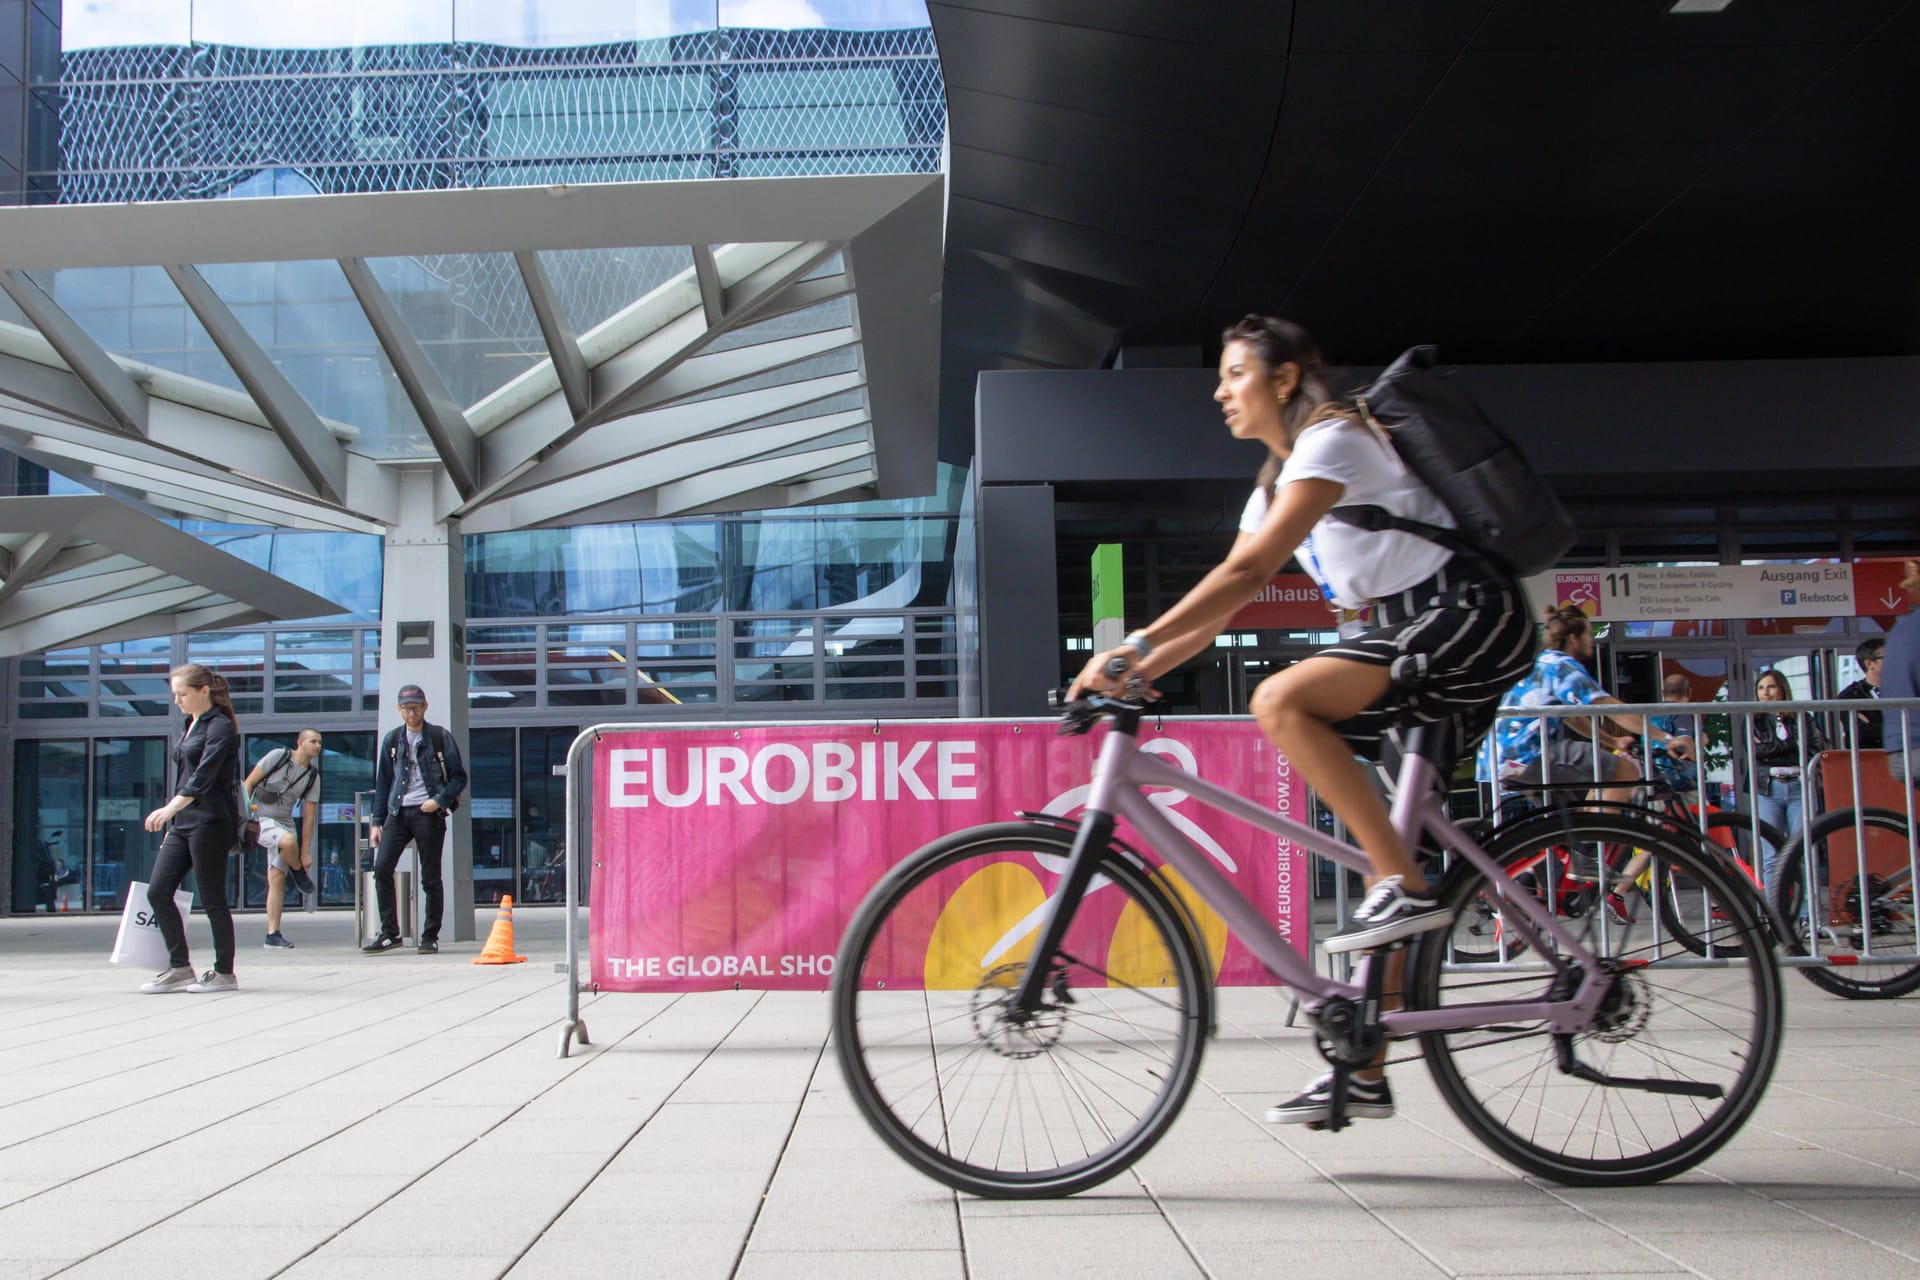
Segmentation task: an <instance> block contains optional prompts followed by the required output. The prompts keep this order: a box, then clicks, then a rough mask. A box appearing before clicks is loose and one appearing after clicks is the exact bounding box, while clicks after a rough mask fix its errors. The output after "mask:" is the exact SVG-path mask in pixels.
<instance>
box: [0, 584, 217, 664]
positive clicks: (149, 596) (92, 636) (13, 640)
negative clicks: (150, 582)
mask: <svg viewBox="0 0 1920 1280" xmlns="http://www.w3.org/2000/svg"><path fill="white" fill-rule="evenodd" d="M174 581H178V579H174ZM209 594H210V593H209V592H208V590H207V588H205V587H201V586H195V585H193V584H192V583H187V584H185V585H182V586H177V587H171V588H162V589H158V590H155V591H151V592H148V593H146V594H144V595H137V596H124V597H116V598H113V599H109V600H98V601H96V602H95V603H92V604H84V605H80V606H78V607H59V608H47V609H37V610H35V611H34V612H32V613H30V614H28V615H27V616H25V617H22V618H19V619H17V620H16V619H13V618H9V617H7V616H6V612H5V611H0V652H9V653H36V652H38V651H39V650H41V649H48V648H53V647H55V646H60V645H74V644H97V643H99V642H100V638H101V637H102V636H103V635H120V636H128V635H168V634H171V633H172V631H173V623H172V621H171V617H170V615H171V614H172V613H173V612H174V611H175V610H178V609H180V608H182V607H184V606H186V605H190V604H193V603H194V602H196V601H199V600H204V599H206V598H207V596H208V595H209ZM34 603H35V604H38V603H39V602H38V601H37V600H36V601H34Z"/></svg>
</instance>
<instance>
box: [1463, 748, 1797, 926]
mask: <svg viewBox="0 0 1920 1280" xmlns="http://www.w3.org/2000/svg"><path fill="white" fill-rule="evenodd" d="M1505 787H1506V790H1507V791H1508V793H1509V794H1510V795H1515V796H1517V797H1521V798H1524V799H1526V800H1527V801H1528V802H1530V803H1531V804H1533V805H1539V804H1542V803H1551V802H1553V801H1555V800H1557V801H1558V802H1560V803H1562V804H1577V805H1580V806H1582V807H1586V808H1596V809H1613V810H1618V811H1621V812H1631V813H1640V814H1645V815H1647V816H1648V817H1650V818H1653V819H1655V820H1657V821H1661V822H1665V823H1668V824H1670V825H1671V826H1672V827H1673V828H1674V829H1675V831H1676V832H1677V833H1681V834H1683V835H1687V836H1692V837H1694V838H1697V839H1699V840H1701V841H1703V842H1704V843H1705V845H1706V846H1707V848H1708V849H1709V850H1710V851H1712V852H1714V853H1716V854H1717V855H1718V856H1719V857H1721V858H1724V859H1725V861H1726V865H1727V866H1728V868H1729V869H1731V870H1732V871H1733V872H1734V873H1735V874H1736V875H1738V876H1739V878H1740V880H1741V881H1742V882H1744V884H1745V885H1746V886H1747V887H1748V888H1749V889H1750V890H1751V892H1752V894H1753V896H1754V899H1755V901H1756V909H1757V910H1761V911H1764V909H1765V908H1764V893H1765V891H1764V890H1763V888H1762V886H1761V881H1760V867H1761V864H1762V860H1763V858H1764V851H1765V849H1767V848H1768V847H1770V846H1777V845H1779V844H1783V843H1784V842H1785V837H1784V836H1782V835H1781V833H1780V832H1779V831H1778V830H1777V829H1776V828H1774V827H1773V826H1771V825H1770V824H1768V823H1766V822H1762V821H1759V820H1758V819H1756V818H1754V817H1752V816H1751V815H1749V814H1744V813H1738V812H1732V811H1729V810H1723V809H1719V808H1716V807H1714V806H1712V805H1709V806H1708V807H1707V811H1706V816H1705V818H1704V819H1703V818H1702V817H1701V815H1700V810H1699V808H1698V802H1697V797H1695V796H1693V795H1691V794H1689V793H1686V792H1683V791H1680V790H1677V789H1676V788H1674V787H1673V786H1672V785H1671V784H1670V783H1668V782H1667V781H1665V780H1664V779H1662V778H1660V777H1658V776H1654V777H1650V778H1648V779H1647V780H1646V781H1645V782H1644V783H1642V784H1641V787H1640V788H1639V790H1640V794H1641V796H1642V798H1643V799H1644V804H1641V805H1631V806H1629V805H1619V804H1614V803H1611V802H1607V801H1601V800H1589V799H1587V798H1586V793H1587V791H1588V789H1589V788H1588V787H1587V784H1585V783H1532V782H1524V781H1523V782H1513V781H1509V782H1508V783H1506V784H1505ZM1468 829H1469V830H1471V829H1472V828H1471V827H1469V828H1468ZM1640 852H1641V851H1640V850H1639V849H1637V848H1634V847H1630V846H1627V845H1614V846H1611V847H1606V848H1600V849H1595V850H1592V851H1588V852H1586V853H1585V854H1584V856H1576V852H1575V851H1574V850H1573V849H1570V848H1567V847H1564V846H1556V847H1553V848H1548V849H1539V850H1535V851H1533V852H1531V853H1529V854H1528V855H1527V856H1526V857H1525V858H1523V859H1522V860H1521V861H1520V862H1518V863H1515V864H1513V865H1510V866H1508V867H1507V868H1506V871H1507V874H1508V875H1510V876H1512V877H1513V878H1514V881H1515V883H1516V884H1518V885H1519V886H1520V887H1521V888H1523V889H1525V890H1526V891H1527V892H1529V893H1531V894H1532V895H1533V897H1534V898H1535V899H1536V900H1537V901H1540V902H1541V903H1543V904H1545V905H1547V906H1548V908H1549V909H1551V910H1554V911H1557V912H1559V913H1560V914H1561V915H1563V916H1568V917H1571V918H1577V917H1579V916H1581V915H1584V914H1585V913H1586V912H1588V911H1589V910H1591V909H1593V907H1594V905H1595V902H1593V901H1589V899H1590V898H1591V899H1594V900H1596V901H1597V903H1598V905H1599V906H1600V907H1601V908H1602V909H1604V910H1605V911H1606V912H1607V913H1608V915H1609V916H1610V917H1611V918H1612V919H1614V920H1616V921H1620V922H1623V923H1624V922H1627V921H1630V920H1631V919H1633V918H1634V917H1635V916H1636V914H1637V913H1638V912H1640V911H1643V910H1646V909H1647V905H1648V903H1649V902H1650V901H1651V900H1653V899H1655V898H1656V897H1657V898H1658V899H1659V902H1660V904H1661V907H1662V910H1663V912H1664V917H1663V920H1662V925H1663V927H1664V928H1665V929H1666V931H1667V932H1668V933H1669V934H1671V935H1672V937H1673V940H1674V941H1675V942H1678V943H1679V944H1680V945H1681V946H1683V947H1685V948H1686V949H1687V950H1688V951H1691V952H1692V953H1693V954H1695V955H1698V956H1705V955H1707V954H1709V951H1711V953H1712V954H1713V955H1714V956H1716V957H1718V958H1721V959H1738V958H1741V957H1743V956H1744V955H1745V952H1743V951H1740V950H1736V949H1733V947H1734V944H1732V943H1730V942H1729V941H1728V940H1726V939H1725V938H1716V937H1715V934H1714V931H1713V928H1712V926H1713V924H1714V921H1715V913H1716V912H1717V911H1718V910H1719V908H1718V907H1717V906H1715V905H1714V904H1713V903H1712V901H1711V900H1710V899H1711V895H1707V894H1703V893H1702V891H1701V888H1700V886H1698V885H1697V884H1695V883H1694V882H1693V881H1692V880H1691V879H1690V878H1689V877H1687V876H1686V875H1685V874H1684V873H1681V872H1680V871H1679V870H1678V869H1676V868H1673V867H1666V868H1664V869H1660V870H1658V873H1657V874H1656V869H1655V868H1653V867H1652V865H1651V864H1650V863H1649V864H1647V865H1644V866H1641V867H1636V866H1635V865H1634V862H1635V858H1636V857H1637V856H1638V855H1639V853H1640ZM1476 910H1477V913H1478V916H1479V918H1478V919H1471V918H1469V919H1468V920H1465V921H1463V923H1462V926H1461V928H1460V929H1459V930H1457V931H1456V933H1455V935H1454V937H1453V939H1452V946H1453V949H1454V958H1455V960H1456V961H1457V962H1458V963H1462V964H1491V963H1497V962H1500V961H1503V960H1508V959H1512V958H1514V957H1515V956H1517V955H1518V954H1520V952H1521V951H1523V950H1524V949H1525V942H1524V940H1515V939H1510V938H1508V937H1507V936H1506V935H1507V930H1506V929H1505V927H1504V923H1503V919H1502V914H1501V912H1500V911H1499V909H1498V903H1497V902H1495V901H1492V900H1487V899H1483V900H1482V901H1480V902H1479V903H1478V904H1477V906H1476ZM1774 923H1775V924H1776V929H1775V932H1776V934H1778V933H1779V932H1780V930H1779V929H1778V928H1777V922H1774Z"/></svg>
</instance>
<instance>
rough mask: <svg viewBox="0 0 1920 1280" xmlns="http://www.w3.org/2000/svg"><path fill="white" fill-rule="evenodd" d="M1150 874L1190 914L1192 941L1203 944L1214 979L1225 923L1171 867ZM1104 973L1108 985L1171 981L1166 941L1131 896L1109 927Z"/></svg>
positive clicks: (1153, 984)
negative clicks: (1195, 931)
mask: <svg viewBox="0 0 1920 1280" xmlns="http://www.w3.org/2000/svg"><path fill="white" fill-rule="evenodd" d="M1153 874H1154V875H1155V877H1157V878H1158V879H1159V880H1160V882H1161V884H1162V886H1163V887H1165V888H1167V889H1169V890H1171V891H1172V892H1173V894H1174V896H1175V897H1177V898H1179V899H1180V901H1181V902H1183V903H1185V904H1186V908H1187V910H1188V911H1189V912H1191V913H1192V915H1193V923H1194V926H1195V928H1197V929H1198V930H1199V931H1200V937H1199V938H1198V939H1196V941H1198V942H1200V943H1202V944H1203V945H1205V947H1206V949H1207V962H1208V963H1209V964H1210V965H1211V966H1212V968H1213V976H1214V977H1215V978H1218V977H1219V976H1220V966H1221V965H1222V964H1223V963H1225V961H1226V958H1227V922H1226V921H1225V920H1222V919H1221V918H1220V916H1219V913H1218V912H1216V911H1214V909H1213V908H1212V907H1209V906H1208V905H1207V904H1206V903H1204V902H1202V901H1201V900H1200V895H1199V894H1197V893H1195V892H1194V891H1193V889H1192V887H1191V886H1189V885H1188V884H1187V881H1186V878H1185V877H1184V876H1182V875H1181V874H1180V873H1179V872H1178V871H1175V870H1174V869H1173V868H1172V867H1161V868H1160V869H1159V870H1157V871H1155V872H1154V873H1153ZM1107 975H1108V976H1107V985H1108V986H1125V987H1165V986H1171V985H1172V984H1173V959H1172V957H1171V956H1169V955H1168V954H1167V946H1166V943H1164V942H1163V941H1161V939H1160V935H1159V933H1158V931H1156V930H1155V929H1154V927H1153V922H1152V921H1151V920H1148V919H1147V913H1146V912H1145V911H1143V910H1142V909H1141V907H1140V904H1139V903H1138V902H1135V901H1133V900H1132V899H1128V901H1127V905H1126V907H1125V908H1124V909H1123V910H1122V911H1121V912H1120V919H1119V920H1117V921H1116V922H1115V923H1114V926H1113V941H1112V942H1111V943H1109V944H1108V946H1107Z"/></svg>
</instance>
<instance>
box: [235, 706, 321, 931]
mask: <svg viewBox="0 0 1920 1280" xmlns="http://www.w3.org/2000/svg"><path fill="white" fill-rule="evenodd" d="M321 745H322V744H321V739H320V731H319V730H318V729H302V730H301V731H300V732H299V734H298V735H297V736H296V737H295V739H294V745H293V747H292V749H291V750H289V749H288V748H286V747H276V748H274V749H273V750H272V751H269V752H267V754H265V755H264V756H261V757H260V763H258V764H256V765H254V766H253V772H251V773H249V774H248V775H247V781H246V787H247V797H248V800H249V801H250V802H251V806H252V809H253V814H254V816H255V817H257V818H258V819H259V820H260V837H259V842H260V847H261V848H263V849H265V850H266V851H267V940H266V943H265V946H266V947H267V948H268V949H269V950H275V949H280V948H285V949H287V950H292V948H293V944H292V943H291V942H288V941H287V939H286V937H285V935H283V934H282V933H281V932H280V912H281V909H282V908H283V907H284V906H285V905H286V901H287V882H288V881H289V880H291V881H292V882H293V886H294V887H295V888H296V889H298V890H300V892H302V893H305V894H312V893H313V891H314V886H313V878H312V877H311V876H309V875H308V874H307V868H308V867H310V866H312V865H313V833H314V829H315V827H316V826H317V825H318V824H319V821H320V747H321ZM296 805H297V806H299V809H300V826H299V834H298V835H295V833H294V820H293V810H294V807H295V806H296ZM242 838H243V839H244V837H242Z"/></svg>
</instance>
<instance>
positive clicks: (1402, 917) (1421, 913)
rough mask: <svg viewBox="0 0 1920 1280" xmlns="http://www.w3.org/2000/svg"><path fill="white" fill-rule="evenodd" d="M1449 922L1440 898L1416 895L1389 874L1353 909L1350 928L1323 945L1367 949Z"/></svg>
mask: <svg viewBox="0 0 1920 1280" xmlns="http://www.w3.org/2000/svg"><path fill="white" fill-rule="evenodd" d="M1446 923H1447V915H1446V912H1444V911H1442V910H1441V909H1440V903H1439V901H1438V900H1436V899H1434V898H1422V897H1415V896H1414V895H1413V894H1411V893H1408V892H1407V891H1406V890H1405V889H1403V888H1401V887H1400V877H1399V876H1386V877H1384V878H1382V879H1381V880H1380V881H1379V882H1378V883H1376V884H1375V885H1374V886H1373V889H1372V891H1371V892H1370V893H1368V894H1367V896H1366V899H1365V900H1364V901H1362V902H1361V904H1360V905H1359V906H1357V907H1355V908H1354V909H1353V919H1352V920H1351V921H1349V922H1348V924H1347V927H1346V928H1344V929H1342V930H1341V931H1340V932H1338V933H1336V934H1334V935H1333V936H1332V937H1330V938H1328V939H1327V940H1326V941H1325V942H1323V943H1321V944H1320V945H1321V947H1322V948H1323V949H1324V950H1326V951H1330V952H1334V953H1338V952H1342V951H1365V950H1367V949H1368V948H1369V947H1381V946H1385V945H1386V944H1387V943H1389V942H1398V941H1399V940H1400V939H1402V938H1410V937H1412V936H1413V935H1414V934H1416V933H1425V932H1427V931H1428V930H1430V929H1439V928H1442V927H1443V926H1445V924H1446Z"/></svg>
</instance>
